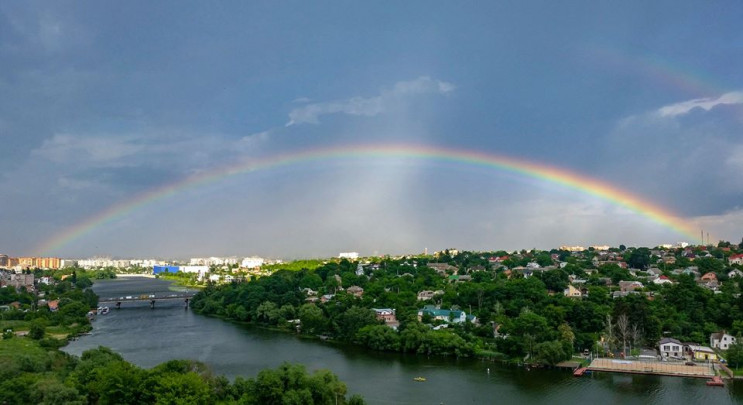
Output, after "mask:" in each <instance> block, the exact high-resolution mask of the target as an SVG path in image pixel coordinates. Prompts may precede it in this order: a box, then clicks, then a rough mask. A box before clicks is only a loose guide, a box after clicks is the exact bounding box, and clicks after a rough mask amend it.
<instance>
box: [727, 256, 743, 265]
mask: <svg viewBox="0 0 743 405" xmlns="http://www.w3.org/2000/svg"><path fill="white" fill-rule="evenodd" d="M728 262H729V263H730V264H743V254H739V255H732V256H730V257H729V258H728Z"/></svg>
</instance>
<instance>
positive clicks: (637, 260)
mask: <svg viewBox="0 0 743 405" xmlns="http://www.w3.org/2000/svg"><path fill="white" fill-rule="evenodd" d="M649 263H650V249H648V248H644V247H642V248H637V249H635V250H633V251H632V253H630V255H629V258H628V259H627V264H629V265H630V267H632V268H635V269H645V268H646V267H647V265H648V264H649Z"/></svg>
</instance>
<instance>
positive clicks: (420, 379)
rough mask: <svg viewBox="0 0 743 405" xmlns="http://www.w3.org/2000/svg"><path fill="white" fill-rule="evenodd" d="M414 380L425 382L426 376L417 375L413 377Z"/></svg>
mask: <svg viewBox="0 0 743 405" xmlns="http://www.w3.org/2000/svg"><path fill="white" fill-rule="evenodd" d="M413 380H415V381H418V382H424V381H426V377H415V378H413Z"/></svg>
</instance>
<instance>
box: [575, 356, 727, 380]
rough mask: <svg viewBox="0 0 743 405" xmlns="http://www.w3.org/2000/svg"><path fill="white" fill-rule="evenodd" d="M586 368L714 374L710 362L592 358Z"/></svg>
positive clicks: (610, 370) (659, 372) (653, 373)
mask: <svg viewBox="0 0 743 405" xmlns="http://www.w3.org/2000/svg"><path fill="white" fill-rule="evenodd" d="M588 370H591V371H604V372H611V373H628V374H651V375H665V376H676V377H696V378H711V377H713V376H714V375H715V371H714V369H713V368H712V365H711V364H695V365H693V366H692V365H686V364H684V363H677V362H665V361H633V360H616V359H594V360H593V361H592V362H591V365H590V366H588Z"/></svg>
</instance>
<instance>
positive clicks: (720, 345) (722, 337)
mask: <svg viewBox="0 0 743 405" xmlns="http://www.w3.org/2000/svg"><path fill="white" fill-rule="evenodd" d="M734 344H735V336H733V335H728V334H727V333H725V332H724V331H723V332H717V333H712V334H710V335H709V345H710V346H712V348H714V349H720V350H727V349H728V348H730V345H734Z"/></svg>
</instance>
